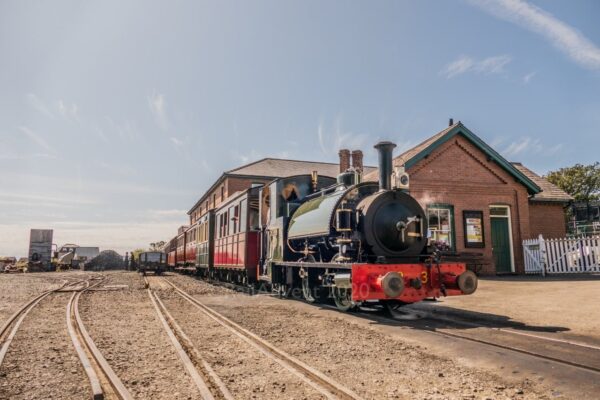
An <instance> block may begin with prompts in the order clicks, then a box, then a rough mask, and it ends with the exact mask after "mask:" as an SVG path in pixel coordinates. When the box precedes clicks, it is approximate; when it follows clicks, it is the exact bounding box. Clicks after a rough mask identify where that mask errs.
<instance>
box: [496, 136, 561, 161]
mask: <svg viewBox="0 0 600 400" xmlns="http://www.w3.org/2000/svg"><path fill="white" fill-rule="evenodd" d="M562 147H563V145H562V143H559V144H556V145H554V146H552V147H547V146H546V145H544V144H543V143H542V142H541V141H540V139H535V138H531V137H528V136H524V137H522V138H520V139H518V140H516V141H513V142H511V143H510V144H509V145H508V146H506V147H505V148H504V150H503V151H502V152H501V153H502V154H503V155H504V156H505V157H514V156H517V155H520V154H541V153H543V154H544V155H545V156H551V155H554V154H556V153H558V152H559V151H560V150H561V149H562Z"/></svg>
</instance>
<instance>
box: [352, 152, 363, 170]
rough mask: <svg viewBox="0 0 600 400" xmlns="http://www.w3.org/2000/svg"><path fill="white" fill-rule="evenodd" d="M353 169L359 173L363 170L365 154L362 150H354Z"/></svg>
mask: <svg viewBox="0 0 600 400" xmlns="http://www.w3.org/2000/svg"><path fill="white" fill-rule="evenodd" d="M352 167H353V168H354V169H355V170H356V171H359V172H362V170H363V152H362V151H361V150H352Z"/></svg>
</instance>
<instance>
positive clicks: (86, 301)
mask: <svg viewBox="0 0 600 400" xmlns="http://www.w3.org/2000/svg"><path fill="white" fill-rule="evenodd" d="M108 276H109V278H110V281H109V282H106V283H105V286H108V287H111V286H112V287H113V288H118V287H119V285H127V288H122V289H115V290H110V291H95V292H91V293H86V294H85V295H84V296H83V297H82V300H81V302H80V313H81V315H82V318H83V321H84V323H85V325H86V327H87V329H88V331H89V333H90V335H91V337H92V339H93V340H94V342H95V343H96V345H97V346H98V348H99V349H100V351H101V352H102V354H103V355H104V357H105V358H106V360H107V361H108V363H109V364H110V365H111V367H112V368H113V370H114V371H115V373H116V374H117V375H118V376H119V378H120V379H121V380H122V382H123V384H124V385H125V386H126V387H127V389H128V390H129V391H130V392H131V394H132V395H133V396H134V397H135V398H139V399H199V398H200V395H199V393H198V391H197V388H196V386H195V385H194V384H193V382H192V380H191V379H190V377H189V376H188V375H187V372H186V370H185V368H184V367H183V366H182V363H181V360H180V358H179V356H178V355H177V353H176V352H175V350H174V348H173V345H172V344H171V342H170V341H169V339H168V337H167V334H166V333H165V331H164V328H163V326H162V325H161V323H160V321H159V320H158V317H157V315H156V311H155V309H154V307H153V306H152V303H151V301H150V298H149V297H148V293H147V291H146V290H144V289H143V287H144V283H143V280H142V278H141V277H140V276H139V274H137V273H134V272H117V273H114V274H108Z"/></svg>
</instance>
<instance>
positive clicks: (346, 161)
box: [339, 149, 350, 172]
mask: <svg viewBox="0 0 600 400" xmlns="http://www.w3.org/2000/svg"><path fill="white" fill-rule="evenodd" d="M339 154H340V172H345V171H346V170H347V169H349V168H350V150H348V149H342V150H340V153H339Z"/></svg>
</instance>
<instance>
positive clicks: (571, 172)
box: [546, 162, 600, 202]
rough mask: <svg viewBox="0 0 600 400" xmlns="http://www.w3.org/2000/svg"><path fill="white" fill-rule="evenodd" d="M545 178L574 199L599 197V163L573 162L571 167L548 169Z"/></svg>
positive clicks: (581, 199)
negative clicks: (556, 169)
mask: <svg viewBox="0 0 600 400" xmlns="http://www.w3.org/2000/svg"><path fill="white" fill-rule="evenodd" d="M546 179H548V181H550V182H551V183H553V184H555V185H556V186H558V187H559V188H561V189H562V190H564V191H565V192H567V193H569V194H570V195H571V196H573V197H574V198H575V200H576V201H585V202H588V201H591V200H597V199H598V198H600V163H599V162H595V163H594V164H590V165H582V164H575V165H574V166H572V167H565V168H561V169H559V170H558V171H550V172H549V173H548V175H546Z"/></svg>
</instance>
